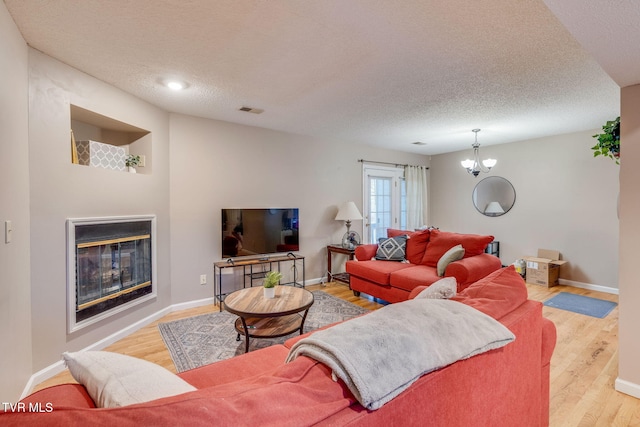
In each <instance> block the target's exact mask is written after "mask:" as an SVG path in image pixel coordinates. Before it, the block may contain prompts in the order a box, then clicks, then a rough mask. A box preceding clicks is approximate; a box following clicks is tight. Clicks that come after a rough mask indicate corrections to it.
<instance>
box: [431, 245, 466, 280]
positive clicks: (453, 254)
mask: <svg viewBox="0 0 640 427" xmlns="http://www.w3.org/2000/svg"><path fill="white" fill-rule="evenodd" d="M463 256H464V248H463V247H462V245H456V246H454V247H452V248H451V249H449V250H448V251H447V252H445V253H444V255H442V256H441V257H440V259H439V260H438V265H436V273H437V274H438V276H440V277H442V276H444V270H446V269H447V265H449V264H451V263H452V262H453V261H458V260H459V259H462V257H463Z"/></svg>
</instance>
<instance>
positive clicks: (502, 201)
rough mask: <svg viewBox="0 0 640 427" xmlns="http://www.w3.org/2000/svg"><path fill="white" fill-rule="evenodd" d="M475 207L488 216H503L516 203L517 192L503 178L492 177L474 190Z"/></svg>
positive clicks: (480, 183)
mask: <svg viewBox="0 0 640 427" xmlns="http://www.w3.org/2000/svg"><path fill="white" fill-rule="evenodd" d="M472 199H473V206H475V207H476V209H477V210H478V212H480V213H481V214H482V215H486V216H501V215H504V214H506V213H507V212H509V211H510V210H511V208H512V207H513V205H514V203H515V202H516V190H515V189H514V188H513V185H511V183H510V182H509V181H507V180H506V179H504V178H502V177H501V176H490V177H488V178H485V179H483V180H482V181H480V182H479V183H478V184H477V185H476V187H475V188H474V189H473V195H472Z"/></svg>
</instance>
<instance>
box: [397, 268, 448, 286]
mask: <svg viewBox="0 0 640 427" xmlns="http://www.w3.org/2000/svg"><path fill="white" fill-rule="evenodd" d="M440 279H441V277H438V274H437V273H436V270H435V269H434V268H433V267H427V266H426V265H416V266H412V267H411V268H405V269H404V270H400V271H396V272H394V273H392V274H391V278H390V283H389V284H390V285H391V286H393V287H395V288H399V289H404V290H405V291H409V292H411V291H412V290H413V289H414V288H415V287H417V286H424V285H431V284H432V283H434V282H436V281H438V280H440Z"/></svg>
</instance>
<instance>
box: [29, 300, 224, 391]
mask: <svg viewBox="0 0 640 427" xmlns="http://www.w3.org/2000/svg"><path fill="white" fill-rule="evenodd" d="M213 303H214V298H205V299H201V300H195V301H188V302H183V303H178V304H173V305H170V306H169V307H166V308H163V309H162V310H159V311H157V312H155V313H153V314H151V315H149V316H147V317H145V318H144V319H140V320H138V321H137V322H135V323H133V324H131V325H129V326H127V327H126V328H123V329H121V330H119V331H117V332H115V333H113V334H111V335H109V336H108V337H105V338H103V339H101V340H100V341H97V342H95V343H93V344H91V345H90V346H87V347H85V348H83V349H82V350H80V351H95V350H102V349H103V348H105V347H107V346H109V345H111V344H113V343H114V342H116V341H119V340H121V339H122V338H125V337H127V336H129V335H131V334H132V333H134V332H135V331H137V330H138V329H141V328H143V327H144V326H147V325H148V324H149V323H152V322H154V321H156V320H158V319H160V318H161V317H163V316H165V315H167V314H169V313H172V312H174V311H179V310H185V309H188V308H194V307H200V306H203V305H207V304H213ZM65 369H66V367H65V365H64V362H63V361H62V360H59V361H57V362H56V363H54V364H52V365H49V366H47V367H46V368H44V369H41V370H39V371H38V372H36V373H35V374H33V375H31V377H30V378H29V381H27V384H26V386H25V388H24V390H23V391H22V395H21V396H20V399H24V398H25V397H26V396H28V395H29V394H31V391H32V390H33V387H34V386H35V385H36V384H40V383H41V382H43V381H46V380H48V379H49V378H51V377H53V376H55V375H57V374H59V373H60V372H62V371H64V370H65Z"/></svg>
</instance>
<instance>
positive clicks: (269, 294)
mask: <svg viewBox="0 0 640 427" xmlns="http://www.w3.org/2000/svg"><path fill="white" fill-rule="evenodd" d="M280 279H282V273H280V272H279V271H273V270H271V271H270V272H268V273H267V274H265V275H264V282H262V286H263V287H264V288H263V289H264V297H265V298H274V297H275V296H276V286H277V285H278V283H280Z"/></svg>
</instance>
